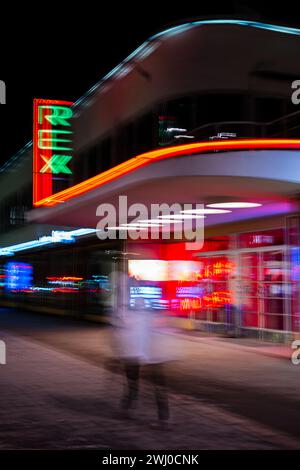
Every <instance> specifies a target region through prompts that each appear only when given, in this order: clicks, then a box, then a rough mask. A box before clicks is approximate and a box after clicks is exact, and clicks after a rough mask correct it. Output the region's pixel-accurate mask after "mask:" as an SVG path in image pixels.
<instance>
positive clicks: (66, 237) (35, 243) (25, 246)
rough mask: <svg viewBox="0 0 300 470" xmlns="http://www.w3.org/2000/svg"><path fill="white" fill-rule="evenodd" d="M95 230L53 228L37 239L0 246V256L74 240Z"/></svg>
mask: <svg viewBox="0 0 300 470" xmlns="http://www.w3.org/2000/svg"><path fill="white" fill-rule="evenodd" d="M96 232H97V230H96V229H93V228H79V229H76V230H70V231H68V232H67V231H58V230H53V231H52V233H51V235H45V236H43V237H40V238H39V239H38V240H31V241H29V242H24V243H18V244H17V245H11V246H6V247H3V248H0V256H12V255H13V254H14V253H17V252H19V251H24V250H30V249H31V248H37V247H41V246H45V245H51V244H52V243H68V242H69V243H70V242H75V241H76V237H82V236H83V235H89V234H92V233H96Z"/></svg>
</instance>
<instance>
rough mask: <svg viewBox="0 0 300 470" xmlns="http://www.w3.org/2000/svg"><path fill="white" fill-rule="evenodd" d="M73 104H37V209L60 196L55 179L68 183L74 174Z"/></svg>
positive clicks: (35, 193)
mask: <svg viewBox="0 0 300 470" xmlns="http://www.w3.org/2000/svg"><path fill="white" fill-rule="evenodd" d="M72 104H73V103H72V102H70V101H57V100H42V99H35V100H34V117H33V121H34V127H33V204H34V205H35V204H36V203H37V202H38V201H39V200H41V199H43V198H45V197H49V196H51V195H52V194H53V193H55V192H56V190H55V184H54V181H55V179H56V177H55V176H53V175H60V177H59V180H60V181H65V182H68V175H71V174H72V170H71V169H70V167H69V164H70V161H71V160H72V152H73V137H72V135H73V132H72V130H71V122H72V121H71V120H72V117H73V110H72V108H71V106H72ZM59 189H61V188H59ZM57 190H58V189H57Z"/></svg>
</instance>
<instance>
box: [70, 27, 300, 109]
mask: <svg viewBox="0 0 300 470" xmlns="http://www.w3.org/2000/svg"><path fill="white" fill-rule="evenodd" d="M220 24H221V25H224V24H225V25H238V26H246V27H250V28H255V29H263V30H269V31H274V32H277V33H284V34H293V35H296V36H300V29H298V28H291V27H288V26H280V25H274V24H269V23H260V22H258V21H250V20H233V19H210V20H198V21H191V22H188V23H183V24H181V25H179V26H173V27H171V28H168V29H165V30H164V31H161V32H159V33H156V34H155V35H153V36H151V37H150V38H149V39H147V40H146V41H145V42H143V44H141V45H140V46H139V47H138V48H137V49H135V50H134V51H133V52H132V53H131V54H130V55H129V56H128V57H126V58H125V59H124V60H123V61H122V62H121V63H120V64H118V65H117V66H116V67H114V68H113V69H112V70H111V71H110V72H108V73H107V74H106V75H105V76H104V77H103V78H102V79H101V80H99V82H97V83H96V84H95V85H94V86H93V87H92V88H90V89H89V90H88V91H87V92H86V93H85V94H84V95H83V96H81V97H80V98H79V99H78V100H77V101H76V102H75V104H74V107H77V106H79V105H80V104H82V103H83V102H84V101H85V100H87V99H88V98H89V97H90V96H91V95H92V94H93V93H94V92H95V91H96V90H97V89H98V88H99V87H100V86H101V85H103V83H104V82H105V81H106V80H108V79H109V78H112V77H115V78H118V77H121V76H122V75H125V74H126V72H127V70H126V69H127V68H128V65H129V62H130V61H132V59H135V60H140V59H144V58H145V57H146V56H147V55H149V54H150V53H151V52H152V51H153V50H154V49H155V48H156V46H157V44H155V42H156V41H157V40H158V39H160V38H163V37H168V36H172V35H175V34H180V33H182V32H184V31H187V30H188V29H191V28H195V27H198V26H205V25H220Z"/></svg>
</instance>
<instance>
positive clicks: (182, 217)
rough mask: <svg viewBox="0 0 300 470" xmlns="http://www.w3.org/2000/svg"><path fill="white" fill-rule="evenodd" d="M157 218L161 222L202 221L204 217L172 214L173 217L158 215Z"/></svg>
mask: <svg viewBox="0 0 300 470" xmlns="http://www.w3.org/2000/svg"><path fill="white" fill-rule="evenodd" d="M158 218H159V219H162V220H166V219H167V220H184V219H204V218H205V215H197V214H195V215H193V214H173V215H159V216H158Z"/></svg>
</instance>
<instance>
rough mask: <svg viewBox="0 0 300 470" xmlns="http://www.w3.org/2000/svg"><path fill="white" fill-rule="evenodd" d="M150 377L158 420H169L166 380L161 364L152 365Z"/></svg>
mask: <svg viewBox="0 0 300 470" xmlns="http://www.w3.org/2000/svg"><path fill="white" fill-rule="evenodd" d="M150 367H151V376H152V381H153V384H154V390H155V398H156V403H157V411H158V418H159V420H160V421H161V422H162V421H163V422H166V421H167V420H168V419H169V416H170V411H169V400H168V395H167V390H166V379H165V373H164V365H163V364H152V365H151V366H150Z"/></svg>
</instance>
